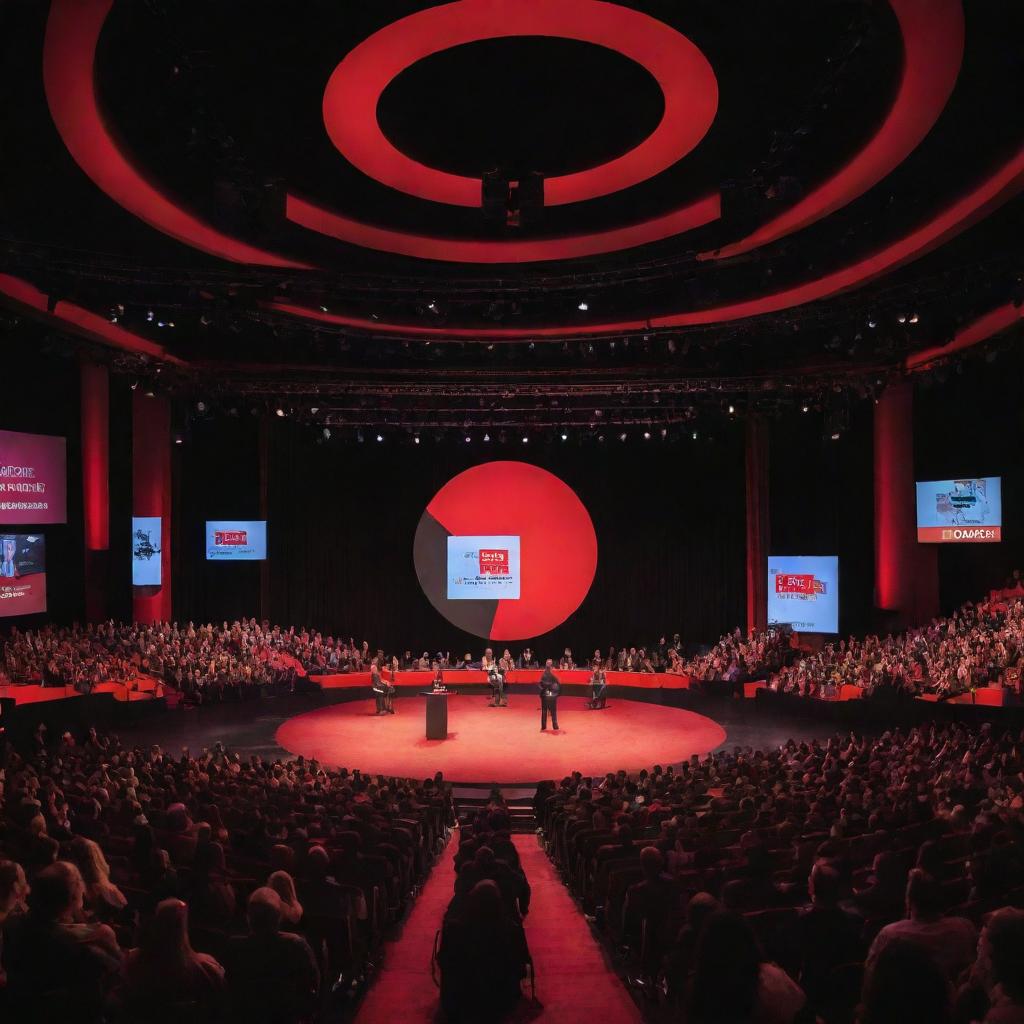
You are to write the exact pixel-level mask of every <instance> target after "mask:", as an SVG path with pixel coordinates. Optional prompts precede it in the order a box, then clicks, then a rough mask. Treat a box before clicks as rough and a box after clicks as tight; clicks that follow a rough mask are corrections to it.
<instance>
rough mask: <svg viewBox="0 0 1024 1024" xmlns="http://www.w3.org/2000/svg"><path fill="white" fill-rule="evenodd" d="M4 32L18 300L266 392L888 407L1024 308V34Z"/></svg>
mask: <svg viewBox="0 0 1024 1024" xmlns="http://www.w3.org/2000/svg"><path fill="white" fill-rule="evenodd" d="M0 28H2V30H3V32H2V39H3V42H2V44H0V45H2V46H3V48H4V51H3V55H4V61H3V66H2V68H0V75H2V76H3V82H4V86H5V88H4V89H3V95H4V97H5V100H4V103H3V105H2V117H3V126H4V134H5V138H6V139H7V141H8V145H7V146H6V147H5V148H6V150H7V152H8V153H9V154H10V156H9V158H8V159H5V162H4V165H3V167H2V168H0V175H2V191H3V195H4V197H5V199H6V200H7V201H6V202H5V203H4V205H3V208H2V219H3V224H2V229H3V232H4V236H5V239H6V240H7V243H8V244H7V246H6V251H5V252H4V254H3V259H2V263H0V300H3V301H5V302H6V303H7V304H8V305H11V306H13V307H14V308H16V309H18V310H21V311H29V312H31V313H33V314H34V315H37V316H41V317H44V318H45V317H49V318H50V319H51V320H52V321H56V322H57V323H59V324H62V325H63V326H64V327H65V328H67V329H68V330H69V331H72V332H74V333H78V334H85V335H86V336H87V337H88V338H89V339H91V340H92V341H94V342H101V343H103V344H107V345H112V346H114V347H115V348H117V349H119V350H122V351H127V352H132V353H134V354H135V355H136V356H140V357H143V358H145V359H146V360H153V359H159V358H168V359H173V360H176V361H177V362H178V363H179V364H180V365H183V366H184V365H187V366H189V367H190V368H191V369H192V370H193V371H194V372H196V373H202V372H204V369H203V368H204V367H206V368H207V370H208V369H209V368H211V367H216V368H217V370H218V373H219V374H220V377H219V379H220V380H222V381H228V380H231V379H236V380H237V381H239V382H241V383H240V386H243V385H244V386H249V384H248V383H246V382H251V381H252V380H253V379H256V378H259V377H260V376H261V375H264V376H266V377H268V378H270V379H273V378H274V376H275V375H276V377H277V378H278V379H282V380H283V379H285V378H286V377H287V375H288V374H289V373H292V372H295V373H301V372H304V371H306V370H309V369H310V368H312V367H319V368H321V369H324V370H325V371H327V372H336V373H340V374H344V373H346V372H347V371H349V370H352V369H353V368H355V367H358V368H359V369H360V372H363V371H365V372H367V373H372V372H373V371H374V370H375V368H377V369H379V368H381V367H388V368H390V369H395V370H401V371H408V372H416V371H418V370H419V369H421V368H422V367H423V366H424V365H429V366H430V367H431V368H432V372H436V373H444V372H446V371H447V370H452V371H453V372H454V371H460V372H461V371H462V370H466V371H469V370H472V371H480V372H492V371H493V373H494V374H495V375H497V376H498V377H500V376H502V375H504V376H505V377H507V378H508V379H510V380H512V379H514V378H515V377H516V375H517V374H518V373H520V370H521V367H520V365H519V364H518V363H517V360H518V359H533V360H539V362H538V363H537V366H538V367H540V368H542V369H545V370H550V372H552V373H555V374H563V375H571V373H572V372H574V369H575V367H576V366H577V365H578V360H579V359H580V358H583V359H585V360H589V362H588V363H587V365H588V366H590V367H592V368H594V369H598V370H603V369H606V368H608V367H613V368H620V369H625V370H628V371H629V372H630V373H632V374H634V375H635V377H636V378H637V379H645V378H646V377H658V376H666V375H667V376H669V377H679V378H685V377H687V376H690V377H693V378H695V379H696V378H699V379H700V380H710V379H713V378H715V377H721V378H734V379H739V378H755V377H768V378H772V377H773V376H779V375H794V374H805V375H814V374H818V375H822V376H824V377H827V376H828V375H829V374H830V373H831V374H839V375H851V374H852V375H859V376H860V377H868V376H870V377H873V378H875V379H880V375H881V376H884V374H885V373H888V372H892V371H894V370H898V369H899V368H900V367H902V366H904V365H909V364H913V365H918V364H920V363H921V362H922V360H923V361H924V362H927V361H928V360H927V359H925V358H924V356H923V354H927V353H929V352H931V351H932V350H933V349H940V350H942V347H943V346H948V345H950V344H951V343H953V342H954V341H955V340H956V338H957V336H958V334H959V333H962V332H963V331H965V330H968V329H969V328H970V325H971V324H972V323H974V322H975V321H977V320H978V319H979V318H982V317H984V316H986V315H991V314H992V311H993V310H997V309H1001V308H1003V307H1007V308H1012V309H1018V308H1019V306H1016V305H1014V304H1013V303H1014V301H1015V299H1016V297H1017V293H1018V291H1019V289H1020V275H1021V273H1022V269H1024V268H1022V265H1021V249H1020V244H1019V239H1018V236H1019V222H1020V213H1021V199H1020V198H1018V193H1019V191H1020V190H1021V186H1022V185H1024V128H1022V124H1024V122H1022V121H1021V119H1020V116H1019V110H1020V109H1021V108H1022V101H1024V74H1022V65H1021V57H1020V54H1021V52H1022V51H1021V48H1020V39H1021V35H1022V31H1024V11H1022V9H1021V8H1020V7H1019V5H1016V4H1012V3H1009V2H999V0H997V2H994V3H991V4H974V3H964V2H962V0H877V2H866V0H828V2H822V0H780V2H778V3H772V4H753V3H745V2H737V3H732V2H724V3H723V2H721V0H693V2H688V3H686V4H679V3H674V2H669V0H647V2H640V0H636V2H632V3H618V2H610V0H558V2H557V3H552V2H550V0H451V2H447V3H429V2H414V0H406V2H394V3H381V4H338V3H337V2H335V0H308V2H304V3H301V4H294V3H284V2H282V0H252V2H250V3H247V4H246V5H245V9H244V16H243V15H242V13H241V12H240V8H239V5H238V4H237V3H234V2H233V0H204V2H199V0H194V2H191V0H189V2H180V3H170V2H164V0H148V2H145V3H134V2H129V0H51V2H50V3H49V4H39V5H4V7H3V8H0ZM150 314H152V315H150ZM912 316H913V317H914V318H915V319H914V320H913V325H911V324H910V323H909V321H910V318H911V317H912ZM901 317H902V321H901V319H900V318H901ZM997 319H998V318H997ZM1004 319H1005V318H1004ZM1015 319H1016V318H1015V317H1013V316H1012V314H1011V315H1010V316H1009V320H1010V322H1012V321H1013V320H1015ZM998 322H1000V323H1001V322H1003V320H998ZM870 323H875V324H880V325H881V327H882V329H881V330H879V328H878V327H870V326H868V325H869V324H870ZM154 324H155V325H157V326H154ZM160 324H163V325H164V326H163V327H161V326H159V325H160ZM169 324H173V327H169V326H167V325H169ZM911 326H913V328H915V329H913V330H912V329H911ZM428 342H429V343H432V344H433V346H434V347H435V352H436V351H437V346H438V345H439V344H440V343H458V345H457V347H456V346H455V345H452V344H449V345H448V346H447V347H446V348H445V351H444V352H443V354H441V355H437V354H435V352H430V353H428V352H426V348H425V346H427V344H428ZM616 346H617V347H616ZM630 346H632V347H630ZM539 349H543V350H544V352H543V355H540V354H536V355H535V354H533V353H538V350H539ZM496 350H503V351H502V353H501V354H500V355H499V354H496ZM943 351H944V350H943ZM526 353H530V354H526ZM908 361H909V363H908ZM228 370H230V373H227V371H228ZM566 379H568V377H567V378H566ZM261 386H262V385H261Z"/></svg>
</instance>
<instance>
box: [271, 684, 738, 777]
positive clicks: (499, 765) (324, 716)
mask: <svg viewBox="0 0 1024 1024" xmlns="http://www.w3.org/2000/svg"><path fill="white" fill-rule="evenodd" d="M424 703H425V701H424V698H422V697H403V698H400V699H399V700H398V701H396V704H395V709H396V712H397V713H396V714H394V715H383V716H381V717H377V716H375V715H374V713H373V702H372V701H352V702H350V703H346V704H334V705H331V706H330V707H325V708H319V709H317V710H316V711H310V712H307V713H306V714H304V715H296V717H295V718H290V719H289V720H288V721H287V722H285V723H284V724H283V725H282V726H281V727H280V728H279V729H278V730H277V742H278V743H279V744H280V745H281V746H282V747H284V749H285V750H288V751H291V752H292V753H293V754H304V755H305V756H306V757H312V758H316V759H317V760H319V761H323V762H324V763H325V764H329V765H332V766H339V765H344V766H345V767H346V768H349V769H352V768H359V769H361V770H363V771H366V772H372V773H378V772H381V773H385V774H391V775H402V776H411V777H413V778H418V779H423V778H426V777H427V776H428V775H433V773H434V772H435V771H437V770H438V769H440V770H441V771H443V772H444V774H445V776H446V778H448V779H449V780H451V781H453V782H501V783H509V782H537V781H539V780H540V779H550V778H561V777H562V776H563V775H566V774H568V773H569V772H571V771H573V770H579V771H582V772H584V773H585V774H588V775H590V774H603V773H604V772H608V771H614V770H616V769H619V768H626V769H639V768H645V767H650V766H651V765H652V764H659V763H660V764H669V763H672V762H679V761H682V760H684V759H686V758H688V757H689V756H690V755H691V754H706V753H707V752H708V751H710V750H713V749H714V748H715V747H717V746H719V744H721V743H723V742H724V740H725V730H724V729H723V728H722V727H721V726H720V725H718V723H717V722H715V721H713V720H712V719H710V718H706V717H705V716H704V715H698V714H696V713H694V712H692V711H683V710H681V709H679V708H669V707H662V706H660V705H657V704H644V703H641V702H639V701H627V700H616V701H613V702H612V704H611V705H610V706H609V707H608V708H607V710H604V711H589V710H587V708H586V701H585V700H584V699H583V698H581V697H563V698H562V699H561V700H560V701H559V702H558V712H559V713H558V719H559V725H561V729H560V730H559V731H558V732H557V733H556V732H552V731H550V730H549V731H548V732H544V733H542V732H541V731H540V708H539V704H538V701H537V698H536V697H529V696H518V695H513V696H512V697H511V698H510V702H509V707H507V708H489V707H487V698H486V697H484V696H482V695H479V696H468V695H466V696H456V697H449V699H448V739H447V740H428V739H426V738H425V737H424V713H425V708H424Z"/></svg>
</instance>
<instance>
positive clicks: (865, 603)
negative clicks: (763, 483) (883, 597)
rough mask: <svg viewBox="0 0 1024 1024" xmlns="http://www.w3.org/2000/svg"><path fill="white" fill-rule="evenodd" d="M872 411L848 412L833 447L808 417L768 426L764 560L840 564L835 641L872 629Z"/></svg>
mask: <svg viewBox="0 0 1024 1024" xmlns="http://www.w3.org/2000/svg"><path fill="white" fill-rule="evenodd" d="M872 410H873V406H872V405H871V403H870V402H863V403H860V404H858V405H855V406H853V407H852V408H851V410H850V429H848V430H846V431H844V433H843V435H842V436H841V437H840V438H839V440H837V441H833V440H832V439H831V437H826V436H824V431H823V425H822V419H821V416H820V414H818V413H816V412H813V411H812V412H809V413H806V414H803V413H800V414H796V415H794V416H791V417H789V418H788V419H784V420H778V421H775V422H773V423H772V426H771V454H770V468H769V489H770V509H771V541H770V544H769V552H770V553H771V554H773V555H838V556H839V633H840V635H848V634H849V633H851V632H861V631H863V630H866V629H869V628H871V626H872V625H873V614H872V602H873V590H874V488H873V473H874V467H873V435H872Z"/></svg>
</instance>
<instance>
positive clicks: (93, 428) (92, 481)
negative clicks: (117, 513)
mask: <svg viewBox="0 0 1024 1024" xmlns="http://www.w3.org/2000/svg"><path fill="white" fill-rule="evenodd" d="M80 381H81V415H82V514H83V520H84V522H83V526H84V532H85V615H86V619H87V620H88V621H90V622H97V621H99V620H101V619H104V618H106V615H107V607H108V604H107V580H108V575H107V572H108V568H107V567H108V556H109V549H110V381H109V375H108V373H107V368H106V367H105V366H98V365H96V364H95V363H90V362H83V363H82V365H81V369H80Z"/></svg>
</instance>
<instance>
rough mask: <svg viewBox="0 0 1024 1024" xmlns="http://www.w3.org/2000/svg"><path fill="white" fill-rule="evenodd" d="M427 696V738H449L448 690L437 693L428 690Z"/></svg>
mask: <svg viewBox="0 0 1024 1024" xmlns="http://www.w3.org/2000/svg"><path fill="white" fill-rule="evenodd" d="M425 696H426V698H427V739H428V740H446V739H448V692H442V693H435V692H434V691H433V690H428V691H427V692H426V694H425Z"/></svg>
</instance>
